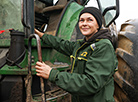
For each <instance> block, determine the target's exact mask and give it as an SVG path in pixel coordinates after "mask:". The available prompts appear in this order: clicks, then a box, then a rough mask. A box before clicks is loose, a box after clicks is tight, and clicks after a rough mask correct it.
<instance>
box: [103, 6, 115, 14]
mask: <svg viewBox="0 0 138 102" xmlns="http://www.w3.org/2000/svg"><path fill="white" fill-rule="evenodd" d="M115 9H116V6H110V7H107V8H106V9H105V10H104V11H103V14H102V15H103V16H104V15H105V14H106V13H107V11H109V10H115Z"/></svg>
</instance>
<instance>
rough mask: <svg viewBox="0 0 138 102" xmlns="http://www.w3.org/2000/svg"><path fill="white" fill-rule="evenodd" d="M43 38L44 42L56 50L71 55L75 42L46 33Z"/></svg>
mask: <svg viewBox="0 0 138 102" xmlns="http://www.w3.org/2000/svg"><path fill="white" fill-rule="evenodd" d="M41 39H42V41H43V42H44V44H46V45H47V46H50V47H52V48H54V49H55V50H57V51H59V52H61V53H63V54H65V55H68V56H70V55H71V54H72V51H73V47H74V44H75V42H70V41H68V40H64V39H61V38H59V37H56V36H52V35H48V34H44V35H43V36H42V38H41Z"/></svg>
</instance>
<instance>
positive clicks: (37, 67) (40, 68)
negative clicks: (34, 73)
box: [35, 65, 43, 70]
mask: <svg viewBox="0 0 138 102" xmlns="http://www.w3.org/2000/svg"><path fill="white" fill-rule="evenodd" d="M35 68H36V69H37V70H42V69H43V68H42V67H41V66H38V65H36V66H35Z"/></svg>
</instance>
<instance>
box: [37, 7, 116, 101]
mask: <svg viewBox="0 0 138 102" xmlns="http://www.w3.org/2000/svg"><path fill="white" fill-rule="evenodd" d="M101 26H102V15H101V13H100V11H99V10H98V9H97V8H95V7H87V8H84V9H83V10H82V11H81V12H80V15H79V28H80V31H81V33H82V34H83V35H84V36H85V38H84V40H82V41H77V42H70V41H65V40H63V39H61V38H57V37H55V36H52V35H47V34H44V33H41V32H39V31H37V30H35V32H36V33H37V34H38V35H39V36H40V37H41V38H42V41H43V42H44V43H45V44H47V45H49V46H52V47H53V48H54V49H56V50H57V51H59V52H61V53H63V54H66V55H67V56H71V57H72V58H73V61H72V69H71V73H68V72H59V71H58V70H54V69H52V68H51V67H50V66H48V65H46V64H45V63H43V62H42V63H41V62H37V63H36V66H35V67H36V72H37V75H38V76H40V77H43V78H45V79H48V80H49V81H51V82H53V83H55V84H56V85H58V86H59V87H60V88H62V89H64V90H66V91H68V92H69V93H71V94H72V102H114V98H113V93H114V79H113V74H114V70H115V68H116V67H117V59H116V55H115V52H114V48H113V46H112V41H111V35H110V33H109V32H108V30H100V29H101Z"/></svg>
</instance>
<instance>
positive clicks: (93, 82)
mask: <svg viewBox="0 0 138 102" xmlns="http://www.w3.org/2000/svg"><path fill="white" fill-rule="evenodd" d="M116 66H117V62H116V55H115V52H114V50H113V48H112V46H111V45H109V44H102V45H101V46H100V47H97V48H96V49H95V50H94V52H93V54H92V55H91V56H90V57H89V59H88V60H87V62H86V66H85V71H84V74H78V73H67V72H59V71H57V70H54V69H53V70H52V71H51V72H50V76H49V80H50V81H52V82H55V83H56V84H57V85H58V86H59V87H61V88H63V89H64V90H66V91H68V92H70V93H71V94H77V95H83V96H85V95H92V94H94V93H96V92H98V91H99V90H100V89H101V88H102V87H103V86H104V85H105V83H107V81H108V80H109V77H111V74H112V72H114V68H115V67H116ZM110 79H111V80H113V77H111V78H110Z"/></svg>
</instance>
